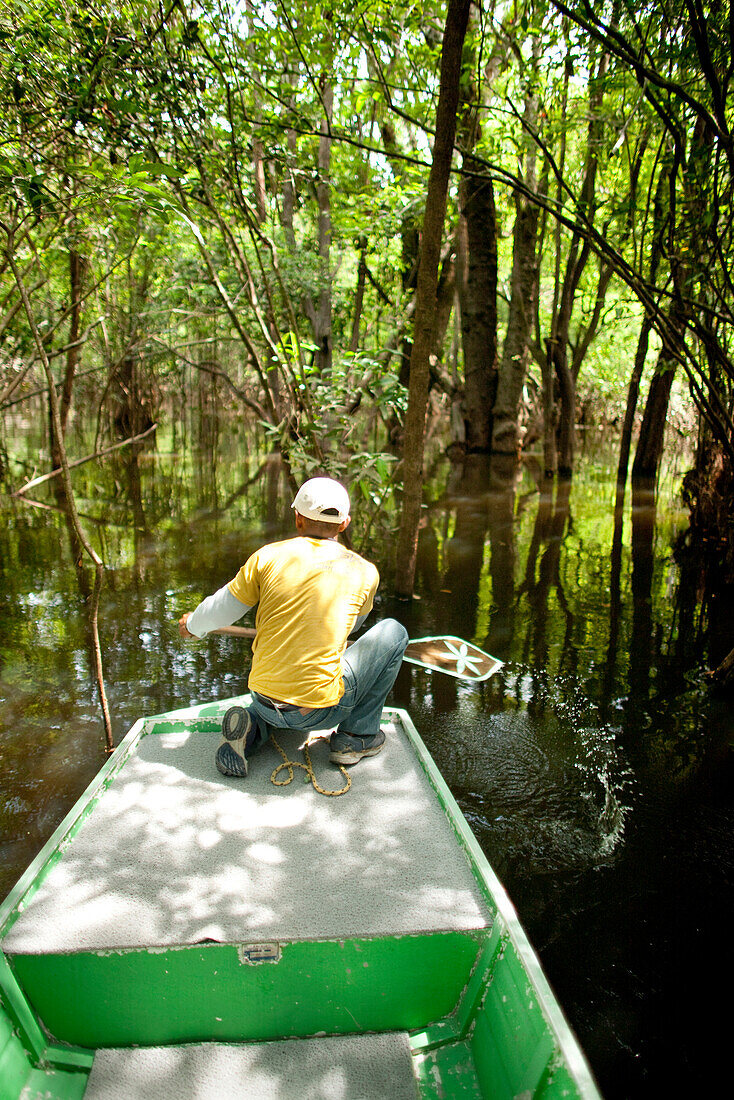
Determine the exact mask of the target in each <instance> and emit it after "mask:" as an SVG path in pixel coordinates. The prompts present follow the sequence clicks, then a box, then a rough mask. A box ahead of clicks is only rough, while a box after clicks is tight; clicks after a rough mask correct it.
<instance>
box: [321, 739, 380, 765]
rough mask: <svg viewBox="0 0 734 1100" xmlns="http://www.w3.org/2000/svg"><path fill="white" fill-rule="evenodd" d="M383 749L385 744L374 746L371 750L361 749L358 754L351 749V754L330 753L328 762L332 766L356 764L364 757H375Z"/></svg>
mask: <svg viewBox="0 0 734 1100" xmlns="http://www.w3.org/2000/svg"><path fill="white" fill-rule="evenodd" d="M384 747H385V743H384V741H383V743H382V744H381V745H376V746H375V748H373V749H361V750H360V751H359V752H358V751H357V750H356V749H352V751H351V752H349V751H346V752H330V753H329V760H330V761H331V763H332V764H358V763H359V761H360V760H362V759H363V758H364V757H365V756H377V754H378V752H382V750H383V749H384Z"/></svg>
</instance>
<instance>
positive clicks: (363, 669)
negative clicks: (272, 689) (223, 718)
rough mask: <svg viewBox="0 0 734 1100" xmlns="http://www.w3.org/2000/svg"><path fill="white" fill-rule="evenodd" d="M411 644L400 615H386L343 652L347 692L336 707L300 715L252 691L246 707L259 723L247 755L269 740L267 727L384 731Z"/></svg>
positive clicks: (366, 733) (364, 734) (369, 733)
mask: <svg viewBox="0 0 734 1100" xmlns="http://www.w3.org/2000/svg"><path fill="white" fill-rule="evenodd" d="M407 644H408V634H407V631H406V630H405V627H404V626H401V624H400V623H399V622H397V621H396V620H395V619H382V620H381V622H379V623H376V625H375V626H373V627H371V628H370V630H368V631H366V632H365V633H364V634H363V635H362V637H361V638H358V639H357V641H356V642H354V644H353V645H351V646H349V648H348V649H347V651H346V653H345V654H344V658H343V660H342V676H343V678H344V694H343V695H342V697H341V699H340V700H339V702H338V703H335V704H334V706H331V707H321V708H318V709H316V710H309V711H307V713H306V714H301V712H300V710H298V708H294V709H292V710H290V709H289V710H279V709H278V708H277V707H269V706H267V704H266V703H265V702H263V700H262V699H261V698H260V697H258V695H256V694H253V697H252V702H251V703H250V705H249V706H248V708H247V709H248V711H249V712H250V715H251V716H252V719H253V722H254V724H255V726H254V728H253V732H252V733H251V734H250V735H249V736H248V738H247V753H248V755H249V753H250V752H251V751H252V750H253V749H256V748H258V747H259V746H260V745H261V744H262V743H263V742H264V741H266V740H267V738H268V729H267V727H268V726H274V727H275V728H276V729H292V730H303V731H304V732H306V733H311V732H313V731H314V730H325V729H329V728H333V727H336V728H337V729H340V730H342V732H344V733H353V734H356V735H357V736H358V737H372V736H374V734H376V733H379V732H380V716H381V715H382V708H383V707H384V705H385V699H386V698H387V694H388V692H389V691H390V688H391V687H392V686H393V684H394V683H395V678H396V676H397V674H398V670H399V668H400V664H401V662H402V660H403V654H404V653H405V648H406V646H407ZM253 734H254V736H253Z"/></svg>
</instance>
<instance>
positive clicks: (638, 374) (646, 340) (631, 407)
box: [615, 317, 652, 511]
mask: <svg viewBox="0 0 734 1100" xmlns="http://www.w3.org/2000/svg"><path fill="white" fill-rule="evenodd" d="M651 331H652V322H651V320H650V318H649V317H645V318H644V319H643V322H642V327H641V328H640V335H639V337H638V340H637V352H636V354H635V363H634V367H633V368H632V375H631V377H630V384H629V389H628V390H627V405H626V407H625V410H624V423H623V424H622V434H621V436H620V441H619V463H618V465H617V501H616V505H615V508H616V510H617V511H621V508H622V505H623V504H624V487H625V484H626V482H627V471H628V468H629V458H630V450H631V447H632V429H633V427H634V423H635V413H636V412H637V402H638V400H639V396H640V381H641V380H642V372H643V370H644V369H645V359H646V358H647V349H648V346H649V344H650V333H651Z"/></svg>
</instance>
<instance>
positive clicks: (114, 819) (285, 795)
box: [2, 721, 490, 1095]
mask: <svg viewBox="0 0 734 1100" xmlns="http://www.w3.org/2000/svg"><path fill="white" fill-rule="evenodd" d="M383 729H385V731H386V733H387V744H386V746H385V748H384V749H383V751H382V753H380V755H378V756H375V757H371V758H368V759H365V760H363V761H361V762H360V763H359V764H357V765H356V766H354V767H353V768H352V769H351V771H350V774H351V776H352V789H351V791H349V793H347V794H346V795H343V796H341V797H339V798H325V797H323V796H322V795H320V794H318V793H316V792H315V791H314V790H313V789H312V788H311V786H310V785H307V784H306V783H304V781H303V779H302V777H303V776H305V773H304V772H301V771H297V772H296V778H295V780H294V782H293V783H292V784H291V785H290V786H288V787H283V788H276V787H274V786H273V785H272V784H271V782H270V774H271V772H272V770H273V768H274V767H275V766H276V765H277V764H278V763H279V761H280V757H279V756H278V755H277V753H276V752H275V749H274V748H273V747H272V746H271V745H268V746H267V747H266V748H264V749H262V750H261V751H260V752H259V753H257V754H256V755H255V756H254V757H253V759H252V761H251V766H250V774H249V776H248V777H247V778H246V779H244V780H238V779H225V778H224V777H223V776H221V775H219V773H218V772H217V771H216V769H215V766H214V751H215V748H216V746H217V744H218V741H219V738H218V735H215V734H202V733H194V732H190V731H189V730H188V729H187V728H186V727H185V726H182V728H181V730H180V731H178V732H172V733H166V734H155V733H152V734H149V735H147V736H145V737H143V738H142V739H141V740H140V742H139V743H138V745H137V747H136V748H135V750H134V752H133V753H132V755H131V757H130V759H129V760H128V761H126V763H125V764H124V766H123V767H122V768H121V770H120V772H119V773H118V774H117V776H116V777H115V779H114V781H113V783H112V785H111V786H110V788H109V790H108V791H106V792H105V794H104V795H103V796H102V798H101V800H100V801H99V803H98V804H97V805H96V806H95V808H94V809H93V811H92V812H91V814H90V815H89V816H88V817H87V819H86V820H85V821H84V823H83V825H82V827H81V829H80V830H79V832H78V834H77V835H76V836H75V837H74V838H73V840H72V842H71V843H70V844H69V846H68V847H67V848H66V849H65V851H64V853H63V855H62V858H61V859H60V860H59V862H58V863H57V864H56V866H55V867H54V868H53V869H52V871H51V872H50V874H49V875H48V876H47V878H46V880H45V881H44V883H43V884H42V885H41V887H40V888H39V890H38V892H37V893H36V894H35V895H34V896H33V897H32V899H31V900H30V902H29V903H28V906H27V908H26V909H25V911H24V912H23V913H22V914H21V915H20V917H19V918H18V920H17V921H16V923H15V925H14V926H13V927H12V928H11V929H10V931H9V932H8V934H7V935H6V937H5V939H4V941H3V944H2V947H3V950H5V951H6V952H7V953H8V954H11V955H12V954H29V953H48V952H73V951H81V950H108V949H115V948H123V947H165V946H171V945H183V944H192V943H197V942H200V941H202V940H207V939H209V940H215V941H218V942H222V943H243V942H249V941H255V942H256V941H261V940H268V939H277V940H283V941H288V940H300V939H316V938H318V939H323V938H345V937H351V936H375V935H381V934H396V933H398V934H399V933H413V932H421V931H427V930H467V929H478V928H485V927H487V926H488V924H489V923H490V916H489V913H488V910H487V908H486V905H485V903H484V901H483V899H482V898H481V895H480V894H479V891H478V889H477V887H476V884H475V881H474V878H473V876H472V874H471V873H470V870H469V867H468V863H467V860H466V857H465V855H464V853H463V850H462V848H461V847H460V846H459V844H458V842H457V841H456V838H455V836H454V833H453V830H452V829H451V826H450V824H449V822H448V821H447V820H446V818H445V816H444V814H443V812H442V810H441V808H440V806H439V804H438V801H437V799H436V797H435V795H434V793H433V790H432V788H431V787H430V784H429V783H428V780H427V778H426V777H425V774H424V773H423V771H422V769H421V767H420V765H419V763H418V760H417V759H416V757H415V754H414V751H413V749H412V746H411V745H410V742H409V741H408V738H407V736H406V734H405V733H404V732H403V730H402V727H401V726H400V725H399V724H398V725H395V724H393V723H392V721H391V722H390V723H384V722H383ZM279 739H280V741H281V744H282V745H283V747H284V748H286V749H287V750H288V751H289V753H290V754H291V756H292V758H294V759H298V758H300V754H298V753H297V747H298V744H299V742H300V738H299V737H297V736H296V735H294V734H289V733H286V734H282V735H279ZM312 758H313V761H314V765H315V767H316V771H317V775H318V776H319V778H320V781H321V783H322V785H323V786H325V787H329V786H331V787H334V788H338V787H339V786H341V785H342V779H341V774H340V773H339V771H338V770H337V769H336V768H335V767H334V766H333V765H330V764H329V763H328V744H327V743H326V742H319V744H318V745H317V746H315V747H314V748H312ZM282 776H283V773H281V777H282ZM243 1095H244V1094H243ZM263 1095H265V1094H263ZM267 1095H270V1094H267ZM274 1095H276V1094H274Z"/></svg>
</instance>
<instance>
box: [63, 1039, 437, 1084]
mask: <svg viewBox="0 0 734 1100" xmlns="http://www.w3.org/2000/svg"><path fill="white" fill-rule="evenodd" d="M386 1096H389V1097H390V1098H391V1100H417V1097H418V1086H417V1083H416V1079H415V1076H414V1074H413V1062H412V1058H411V1052H410V1045H409V1042H408V1036H407V1034H406V1033H405V1032H403V1033H399V1032H393V1033H389V1034H382V1035H358V1036H349V1037H347V1036H328V1037H323V1038H314V1039H289V1040H286V1041H283V1042H269V1043H242V1044H224V1043H200V1044H195V1045H190V1046H175V1047H148V1048H138V1049H132V1050H130V1049H115V1050H100V1051H98V1052H97V1054H96V1056H95V1059H94V1064H93V1066H92V1072H91V1074H90V1077H89V1082H88V1084H87V1088H86V1091H85V1093H84V1100H169V1098H170V1100H180V1098H181V1097H185V1098H186V1100H384V1098H385V1097H386Z"/></svg>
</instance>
